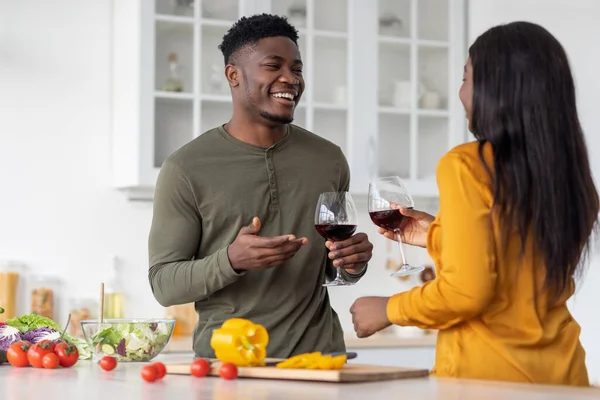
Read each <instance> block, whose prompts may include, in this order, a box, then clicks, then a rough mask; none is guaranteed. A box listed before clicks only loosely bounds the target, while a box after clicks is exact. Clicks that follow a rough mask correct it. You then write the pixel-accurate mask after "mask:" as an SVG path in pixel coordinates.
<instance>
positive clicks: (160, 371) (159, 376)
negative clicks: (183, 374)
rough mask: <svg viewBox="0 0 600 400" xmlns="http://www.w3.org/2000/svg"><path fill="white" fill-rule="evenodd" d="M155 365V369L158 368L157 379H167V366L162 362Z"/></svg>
mask: <svg viewBox="0 0 600 400" xmlns="http://www.w3.org/2000/svg"><path fill="white" fill-rule="evenodd" d="M153 365H154V368H156V373H157V376H156V378H157V379H162V378H164V377H165V375H167V367H166V366H165V364H163V363H161V362H155V363H154V364H153Z"/></svg>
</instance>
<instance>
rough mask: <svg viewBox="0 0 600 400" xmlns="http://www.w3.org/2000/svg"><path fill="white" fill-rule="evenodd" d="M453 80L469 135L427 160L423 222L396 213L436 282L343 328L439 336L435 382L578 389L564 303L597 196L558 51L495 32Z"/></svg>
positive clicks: (593, 220)
mask: <svg viewBox="0 0 600 400" xmlns="http://www.w3.org/2000/svg"><path fill="white" fill-rule="evenodd" d="M463 82H464V83H463V85H462V87H461V89H460V92H459V97H460V100H461V102H462V103H463V105H464V108H465V111H466V116H467V119H468V121H469V130H470V131H471V132H472V133H473V135H474V136H475V138H476V139H477V140H476V141H475V142H471V143H467V144H463V145H460V146H458V147H456V148H454V149H452V150H451V151H449V152H448V153H447V154H446V155H445V156H444V157H443V158H442V159H441V160H440V161H439V164H438V167H437V173H436V174H437V182H438V186H439V196H440V208H439V213H438V214H437V216H436V217H435V218H434V217H433V216H430V215H428V214H426V213H423V212H419V211H412V210H406V209H401V212H403V213H404V214H405V215H407V216H410V217H412V220H411V222H410V224H409V225H408V226H407V227H406V228H405V230H404V231H403V233H402V235H403V240H405V241H406V242H407V243H409V244H412V245H417V246H423V247H426V248H427V250H428V252H429V254H430V256H431V257H432V259H433V260H434V262H435V265H436V272H437V273H436V278H435V279H434V280H432V281H429V282H427V283H425V284H424V285H422V286H420V287H415V288H413V289H411V290H409V291H407V292H403V293H399V294H396V295H394V296H392V297H389V298H388V297H363V298H360V299H358V300H356V302H355V303H354V304H353V305H352V308H351V309H350V311H351V313H352V318H353V322H354V327H355V330H356V332H357V334H358V336H359V337H366V336H370V335H372V334H373V333H375V332H377V331H379V330H381V329H383V328H385V327H387V326H389V325H390V324H396V325H401V326H418V327H420V328H428V329H439V334H438V341H437V347H436V362H435V368H434V370H433V371H432V374H434V375H436V376H440V377H458V378H474V379H492V380H505V381H521V382H535V383H547V384H565V385H580V386H587V385H589V382H588V374H587V370H586V366H585V351H584V349H583V347H582V345H581V343H580V341H579V334H580V326H579V325H578V323H577V322H576V321H575V320H574V319H573V317H572V316H571V314H570V312H569V310H568V309H567V305H566V302H567V299H568V298H569V297H571V295H572V294H573V293H574V287H575V283H574V281H575V279H576V278H577V277H578V276H579V274H580V272H581V268H582V265H583V261H584V260H583V257H584V256H585V255H586V254H587V252H586V249H587V248H588V243H589V241H590V238H591V237H593V236H592V233H593V230H594V228H595V227H597V226H598V225H597V219H598V210H599V200H598V193H597V191H596V188H595V186H594V182H593V180H592V175H591V172H590V167H589V162H588V154H587V149H586V145H585V142H584V136H583V133H582V130H581V128H580V125H579V120H578V116H577V109H576V101H575V89H574V84H573V77H572V75H571V71H570V68H569V63H568V60H567V56H566V54H565V52H564V50H563V48H562V46H561V45H560V44H559V42H558V41H557V40H556V39H555V38H554V37H553V36H552V35H551V34H550V33H548V32H547V31H546V30H545V29H543V28H542V27H540V26H538V25H535V24H531V23H525V22H516V23H510V24H507V25H501V26H497V27H494V28H492V29H490V30H488V31H487V32H485V33H484V34H482V35H481V36H480V37H479V38H478V39H477V40H476V41H475V43H474V44H473V45H472V46H471V48H470V49H469V58H468V60H467V64H466V66H465V71H464V76H463ZM380 233H382V234H384V235H385V236H386V237H388V238H390V239H392V238H394V235H393V234H392V233H391V232H385V231H383V230H380ZM523 244H524V245H523Z"/></svg>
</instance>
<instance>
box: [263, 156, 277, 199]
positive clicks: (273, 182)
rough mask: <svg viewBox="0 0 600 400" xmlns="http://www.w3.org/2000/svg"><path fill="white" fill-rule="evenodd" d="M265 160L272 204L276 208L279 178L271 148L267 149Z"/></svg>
mask: <svg viewBox="0 0 600 400" xmlns="http://www.w3.org/2000/svg"><path fill="white" fill-rule="evenodd" d="M265 161H266V163H267V173H268V176H269V191H270V193H271V205H272V206H273V207H275V208H276V207H277V205H278V203H279V201H278V200H277V180H276V179H275V168H274V167H273V157H272V154H271V150H270V149H269V150H267V151H266V154H265Z"/></svg>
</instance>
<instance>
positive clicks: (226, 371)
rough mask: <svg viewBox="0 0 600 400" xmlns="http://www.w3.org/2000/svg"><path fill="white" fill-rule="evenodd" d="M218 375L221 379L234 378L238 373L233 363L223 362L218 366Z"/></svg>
mask: <svg viewBox="0 0 600 400" xmlns="http://www.w3.org/2000/svg"><path fill="white" fill-rule="evenodd" d="M219 375H221V378H223V379H235V378H237V375H238V369H237V367H236V365H235V364H231V363H225V364H223V365H221V367H220V368H219Z"/></svg>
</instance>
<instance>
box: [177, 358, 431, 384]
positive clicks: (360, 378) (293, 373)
mask: <svg viewBox="0 0 600 400" xmlns="http://www.w3.org/2000/svg"><path fill="white" fill-rule="evenodd" d="M219 366H220V364H219V363H218V362H217V363H213V364H212V365H211V370H210V372H209V375H211V376H219ZM166 367H167V374H174V375H190V364H169V365H167V366H166ZM426 376H429V370H427V369H415V368H401V367H384V366H380V365H361V364H346V365H344V367H343V368H342V369H340V370H331V371H327V370H314V369H283V368H276V367H242V368H238V377H239V378H256V379H281V380H300V381H319V382H370V381H385V380H392V379H407V378H420V377H426Z"/></svg>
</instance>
